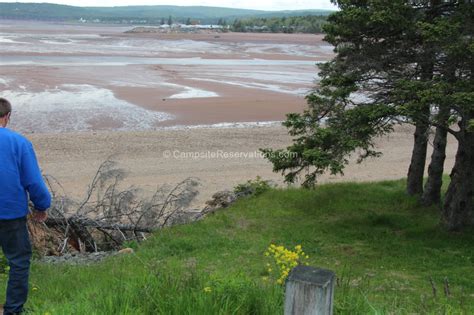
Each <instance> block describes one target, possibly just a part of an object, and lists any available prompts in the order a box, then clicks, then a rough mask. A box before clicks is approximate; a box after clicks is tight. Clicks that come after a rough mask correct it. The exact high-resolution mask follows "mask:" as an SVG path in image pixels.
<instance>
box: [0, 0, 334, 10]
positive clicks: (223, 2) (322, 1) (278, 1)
mask: <svg viewBox="0 0 474 315" xmlns="http://www.w3.org/2000/svg"><path fill="white" fill-rule="evenodd" d="M0 2H49V3H58V4H68V5H75V6H95V7H98V6H103V7H106V6H107V7H112V6H124V5H181V6H189V5H193V6H195V5H199V6H213V7H229V8H244V9H258V10H300V9H335V7H334V6H333V5H332V4H331V1H330V0H274V1H271V0H199V1H197V0H175V1H172V0H52V1H41V0H36V1H32V0H30V1H21V0H20V1H3V0H0Z"/></svg>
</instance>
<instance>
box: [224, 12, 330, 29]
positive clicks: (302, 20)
mask: <svg viewBox="0 0 474 315" xmlns="http://www.w3.org/2000/svg"><path fill="white" fill-rule="evenodd" d="M326 20H327V16H323V15H307V16H290V17H271V18H261V17H256V18H245V19H235V20H234V22H233V23H232V25H231V26H230V29H231V30H232V31H233V32H262V33H321V32H322V31H323V25H324V24H325V23H326ZM219 22H221V20H219ZM223 22H224V23H225V21H223ZM222 25H223V24H222Z"/></svg>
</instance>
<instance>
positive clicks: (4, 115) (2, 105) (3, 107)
mask: <svg viewBox="0 0 474 315" xmlns="http://www.w3.org/2000/svg"><path fill="white" fill-rule="evenodd" d="M11 113H12V105H11V104H10V102H9V101H8V100H7V99H4V98H2V97H0V126H1V127H6V126H7V124H8V122H9V120H10V115H11Z"/></svg>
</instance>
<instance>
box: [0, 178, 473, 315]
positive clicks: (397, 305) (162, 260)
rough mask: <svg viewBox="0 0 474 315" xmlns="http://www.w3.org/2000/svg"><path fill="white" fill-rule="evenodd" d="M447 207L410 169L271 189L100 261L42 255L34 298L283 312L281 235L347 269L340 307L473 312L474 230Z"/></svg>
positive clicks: (77, 304)
mask: <svg viewBox="0 0 474 315" xmlns="http://www.w3.org/2000/svg"><path fill="white" fill-rule="evenodd" d="M438 211H439V210H438V209H437V208H436V207H429V208H426V207H421V206H419V205H418V203H417V201H416V199H414V198H409V197H407V196H406V195H405V192H404V182H403V181H387V182H377V183H364V184H355V183H343V184H331V185H322V186H320V187H318V188H317V189H316V190H313V191H310V190H303V189H284V190H283V189H282V190H280V189H271V190H269V191H267V192H264V193H263V194H261V195H259V196H257V197H250V198H246V199H243V200H240V201H239V202H237V203H236V204H235V205H233V206H232V207H230V208H228V209H226V210H222V211H220V212H218V213H217V214H215V215H212V216H209V217H208V218H206V219H205V220H203V221H201V222H197V223H194V224H190V225H186V226H177V227H172V228H167V229H165V230H162V231H160V232H158V233H156V234H155V235H154V236H153V237H152V238H150V239H149V240H148V241H146V242H144V243H143V244H142V245H140V246H139V247H138V250H137V251H136V253H135V254H132V255H124V256H115V257H111V258H109V259H107V260H106V261H104V262H102V263H100V264H97V265H93V266H79V267H77V266H65V265H61V266H57V265H54V266H53V265H44V264H40V263H34V265H33V268H32V276H31V286H32V287H34V288H37V289H35V290H34V291H31V294H30V300H29V303H28V307H29V308H30V309H31V310H33V313H34V314H45V313H49V314H100V315H103V314H281V313H282V312H283V311H282V310H283V296H284V290H283V288H282V287H281V286H279V285H277V284H276V283H275V281H274V280H275V279H271V277H270V279H268V280H266V279H267V278H266V277H267V276H268V274H267V271H266V267H265V264H266V263H267V262H268V257H265V256H264V252H265V249H266V248H267V247H268V246H269V245H270V244H271V243H274V244H278V245H284V246H286V247H288V248H293V247H294V246H295V245H298V244H301V245H302V246H303V249H304V250H305V252H306V253H307V254H308V255H309V256H310V259H309V262H310V265H313V266H319V267H324V268H328V269H332V270H334V271H335V272H336V274H337V277H338V281H337V286H336V291H335V313H337V314H413V313H418V314H425V313H432V314H473V313H474V233H473V231H472V230H471V231H466V232H463V233H448V232H446V231H444V230H443V229H442V228H441V227H440V226H439V212H438ZM430 278H432V279H433V282H434V284H435V288H436V289H437V292H436V296H435V295H434V294H433V288H432V285H431V284H430V280H429V279H430ZM445 278H447V279H448V281H449V287H450V296H446V295H445V293H444V288H443V283H444V281H445ZM2 281H3V282H5V277H3V278H2ZM2 294H4V293H3V292H2ZM2 297H3V296H2Z"/></svg>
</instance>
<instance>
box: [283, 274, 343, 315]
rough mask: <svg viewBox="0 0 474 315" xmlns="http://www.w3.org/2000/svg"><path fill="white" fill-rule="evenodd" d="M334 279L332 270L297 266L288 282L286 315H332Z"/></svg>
mask: <svg viewBox="0 0 474 315" xmlns="http://www.w3.org/2000/svg"><path fill="white" fill-rule="evenodd" d="M334 279H335V274H334V272H332V271H330V270H325V269H319V268H313V267H309V266H297V267H295V268H294V269H293V270H292V271H291V272H290V275H289V276H288V280H287V282H286V294H285V315H331V314H332V309H333V299H334V282H335V281H334Z"/></svg>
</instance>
